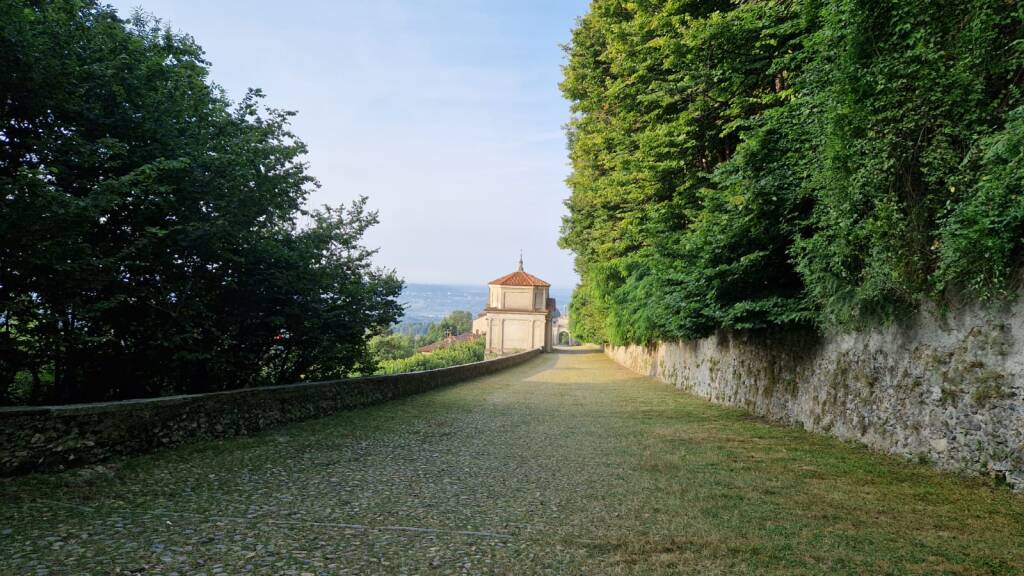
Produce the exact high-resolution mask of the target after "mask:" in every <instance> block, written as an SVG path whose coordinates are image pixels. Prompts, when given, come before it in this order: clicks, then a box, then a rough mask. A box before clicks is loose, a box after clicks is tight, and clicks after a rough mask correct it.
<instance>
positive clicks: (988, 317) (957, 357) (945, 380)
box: [606, 301, 1024, 490]
mask: <svg viewBox="0 0 1024 576" xmlns="http://www.w3.org/2000/svg"><path fill="white" fill-rule="evenodd" d="M606 353H607V354H608V355H609V356H610V357H611V358H612V359H614V360H615V361H617V362H618V363H620V364H622V365H624V366H626V367H629V368H631V369H633V370H635V371H637V372H640V373H643V374H647V375H650V376H653V377H656V378H659V379H661V380H663V381H665V382H668V383H670V384H673V385H674V386H676V387H677V388H679V389H680V390H684V391H686V392H690V393H692V394H695V395H697V396H700V397H703V398H706V399H708V400H711V401H713V402H717V403H721V404H726V405H730V406H737V407H740V408H744V409H746V410H748V411H750V412H752V413H754V414H757V415H759V416H764V417H767V418H770V419H772V420H776V421H779V422H784V423H788V424H796V425H800V426H803V427H804V428H806V429H807V430H811V431H814V432H821V433H827V434H832V435H834V436H837V437H839V438H843V439H849V440H856V441H858V442H861V443H863V444H866V445H868V446H870V447H872V448H874V449H877V450H881V451H885V452H890V453H893V454H899V455H903V456H907V457H911V458H916V459H925V460H928V461H931V462H932V463H934V464H935V465H937V466H939V467H942V468H946V469H952V470H956V471H960V472H966V473H969V474H983V475H988V476H992V477H995V478H996V479H997V480H1001V481H1005V482H1007V483H1008V484H1010V485H1011V486H1013V487H1014V488H1016V489H1018V490H1024V377H1022V374H1024V302H1022V301H1018V302H1017V303H1016V304H1014V305H1012V306H1007V307H1004V308H1002V309H999V310H993V309H985V308H981V307H979V306H974V307H967V308H962V309H957V310H953V311H950V312H946V313H943V314H940V313H938V312H936V311H934V310H929V311H924V312H921V313H920V314H918V315H917V316H915V317H914V318H911V319H909V320H907V321H905V322H903V323H900V324H896V325H891V326H886V327H881V328H877V329H874V330H869V331H864V332H857V333H848V334H835V335H826V336H821V335H818V334H816V333H814V332H811V331H806V332H800V333H798V332H786V333H780V332H763V333H724V332H723V333H719V334H717V335H715V336H712V337H710V338H705V339H702V340H698V341H693V342H671V343H661V344H658V345H654V346H650V347H641V346H626V347H609V348H607V349H606Z"/></svg>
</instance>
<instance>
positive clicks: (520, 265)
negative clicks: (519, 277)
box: [519, 248, 523, 272]
mask: <svg viewBox="0 0 1024 576" xmlns="http://www.w3.org/2000/svg"><path fill="white" fill-rule="evenodd" d="M519 271H520V272H522V271H523V249H522V248H520V249H519Z"/></svg>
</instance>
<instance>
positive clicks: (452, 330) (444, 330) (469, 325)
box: [421, 310, 473, 346]
mask: <svg viewBox="0 0 1024 576" xmlns="http://www.w3.org/2000/svg"><path fill="white" fill-rule="evenodd" d="M472 329H473V314H472V313H470V312H466V311H465V310H455V311H453V312H450V313H449V314H448V315H447V316H445V317H444V318H442V319H441V321H440V322H438V323H436V324H435V323H434V322H431V323H430V326H428V327H427V334H426V337H425V338H424V339H423V344H421V346H423V345H426V344H430V343H431V342H437V341H438V340H440V339H442V338H445V337H446V336H458V335H459V334H465V333H466V332H469V331H470V330H472Z"/></svg>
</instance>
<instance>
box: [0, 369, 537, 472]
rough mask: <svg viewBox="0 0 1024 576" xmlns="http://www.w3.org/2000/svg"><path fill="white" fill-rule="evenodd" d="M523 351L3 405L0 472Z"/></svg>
mask: <svg viewBox="0 0 1024 576" xmlns="http://www.w3.org/2000/svg"><path fill="white" fill-rule="evenodd" d="M538 353H539V351H538V350H532V351H529V352H523V353H521V354H516V355H513V356H506V357H503V358H497V359H494V360H485V361H483V362H476V363H473V364H465V365H462V366H453V367H451V368H441V369H438V370H428V371H425V372H411V373H407V374H395V375H390V376H374V377H369V378H354V379H348V380H335V381H330V382H309V383H300V384H290V385H286V386H270V387H265V388H248V389H241V390H231V391H227V392H215V393H211V394H195V395H189V396H172V397H165V398H149V399H144V400H127V401H122V402H109V403H100V404H80V405H68V406H35V407H25V408H3V409H0V475H4V476H10V475H13V474H19V473H25V472H31V471H37V470H52V469H60V468H64V467H68V466H75V465H81V464H88V463H93V462H99V461H103V460H106V459H108V458H111V457H115V456H126V455H130V454H139V453H144V452H149V451H152V450H155V449H158V448H162V447H166V446H174V445H177V444H183V443H186V442H191V441H195V440H201V439H208V438H223V437H228V436H240V435H245V434H253V433H255V432H259V431H261V430H264V429H266V428H269V427H271V426H275V425H277V424H283V423H286V422H295V421H298V420H305V419H308V418H316V417H319V416H326V415H329V414H332V413H334V412H337V411H339V410H344V409H347V408H355V407H359V406H366V405H369V404H376V403H379V402H386V401H388V400H394V399H396V398H401V397H403V396H409V395H412V394H417V393H420V392H426V391H428V390H433V389H435V388H439V387H441V386H445V385H448V384H453V383H455V382H460V381H463V380H468V379H470V378H475V377H477V376H484V375H486V374H491V373H493V372H496V371H498V370H502V369H505V368H509V367H512V366H515V365H517V364H521V363H523V362H525V361H526V360H529V359H530V358H533V357H534V356H536V355H537V354H538Z"/></svg>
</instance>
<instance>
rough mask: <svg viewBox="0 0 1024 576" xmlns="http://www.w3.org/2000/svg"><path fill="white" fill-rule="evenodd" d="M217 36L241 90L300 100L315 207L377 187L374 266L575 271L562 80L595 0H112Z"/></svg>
mask: <svg viewBox="0 0 1024 576" xmlns="http://www.w3.org/2000/svg"><path fill="white" fill-rule="evenodd" d="M111 4H113V5H114V6H115V7H116V8H118V10H119V11H120V12H121V14H122V15H123V16H127V15H128V14H129V13H130V12H131V10H132V9H134V8H135V7H142V8H143V9H144V10H146V11H147V12H151V13H153V14H154V15H156V16H157V17H159V18H162V19H164V20H165V21H168V22H169V23H170V24H171V26H172V27H173V28H175V29H180V30H182V31H185V32H187V33H189V34H191V35H192V36H194V37H195V38H196V40H197V41H198V42H199V44H200V45H202V46H203V48H205V50H206V53H207V59H208V60H210V61H211V62H212V64H213V66H212V69H211V76H212V79H213V81H215V82H217V83H218V84H220V85H222V86H223V87H224V88H225V89H226V90H227V91H228V93H229V94H230V95H231V97H232V98H235V99H237V98H238V97H240V96H241V95H242V94H244V92H245V90H246V88H248V87H259V88H262V89H263V90H264V91H265V92H266V93H267V96H268V99H267V101H268V103H269V104H270V105H272V106H275V107H279V108H285V109H290V110H296V111H297V112H298V113H299V115H298V116H297V117H296V118H295V120H294V130H295V132H296V133H297V134H298V135H299V137H300V138H302V139H303V140H304V141H305V142H306V143H307V144H308V145H309V148H310V154H309V157H308V161H309V163H310V168H311V172H312V173H313V175H314V176H316V177H317V178H318V179H319V180H320V182H321V184H322V185H323V186H322V188H321V190H320V191H319V192H317V193H316V194H315V195H314V196H313V198H312V203H314V204H324V203H327V204H338V203H347V202H348V201H349V200H351V199H352V198H354V197H356V196H357V195H360V194H365V195H367V196H369V197H370V205H371V207H372V208H374V209H376V210H379V212H380V217H381V224H380V225H379V226H377V227H376V228H375V229H374V230H373V231H372V232H371V233H370V235H369V236H368V238H367V242H368V244H369V245H371V246H375V247H379V248H380V249H381V251H380V254H379V256H378V263H379V264H381V265H384V266H387V267H393V268H396V269H397V270H398V273H399V274H400V275H401V276H403V277H404V278H405V279H406V280H408V281H410V282H434V283H449V282H450V283H463V284H479V283H483V282H486V281H487V280H490V279H492V278H495V277H497V276H500V275H502V274H505V273H507V272H509V271H511V270H512V269H513V267H514V265H515V261H516V259H517V258H518V255H519V249H520V248H522V249H523V251H524V252H525V255H526V268H527V270H528V271H530V272H532V273H534V274H536V275H538V276H540V277H542V278H544V279H546V280H548V281H549V282H551V283H553V284H555V285H556V286H559V287H562V288H571V287H572V285H573V284H574V283H575V274H574V273H573V271H572V261H571V256H570V254H568V253H567V252H564V251H561V250H559V248H558V247H557V245H556V242H557V238H558V227H559V224H560V217H561V215H562V214H563V213H564V208H563V206H562V201H563V199H564V198H565V197H566V196H567V195H568V190H567V189H566V187H565V183H564V179H565V177H566V175H567V174H568V171H569V168H568V160H567V155H566V151H565V136H564V134H563V133H562V129H561V126H562V124H564V123H565V121H566V120H567V119H568V114H569V112H568V105H567V103H566V102H564V101H563V100H562V99H561V96H560V94H559V92H558V82H559V80H560V78H561V69H560V66H561V64H562V63H563V54H562V50H561V49H560V47H559V45H560V44H564V43H565V42H566V41H567V40H568V39H569V34H570V30H571V28H572V26H573V23H574V21H575V18H576V17H577V16H579V15H581V14H583V13H584V12H585V10H586V2H585V0H557V1H547V2H545V1H540V0H529V1H523V0H507V1H505V0H502V1H499V0H489V1H488V0H480V1H468V0H466V1H462V0H460V1H443V0H440V1H426V0H423V1H417V2H412V1H409V2H389V1H373V0H366V1H360V2H354V1H350V2H341V1H336V2H335V1H327V0H316V1H298V2H288V3H285V2H280V1H279V0H274V1H269V0H256V1H247V2H232V1H227V0H116V1H113V2H111Z"/></svg>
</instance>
